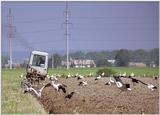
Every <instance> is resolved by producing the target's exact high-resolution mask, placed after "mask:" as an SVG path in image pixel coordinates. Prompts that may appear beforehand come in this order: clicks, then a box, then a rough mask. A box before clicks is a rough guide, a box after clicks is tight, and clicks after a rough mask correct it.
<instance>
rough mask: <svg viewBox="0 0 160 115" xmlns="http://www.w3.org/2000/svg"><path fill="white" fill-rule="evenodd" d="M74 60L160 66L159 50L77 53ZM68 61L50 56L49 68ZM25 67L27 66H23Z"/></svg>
mask: <svg viewBox="0 0 160 115" xmlns="http://www.w3.org/2000/svg"><path fill="white" fill-rule="evenodd" d="M70 58H72V59H90V60H94V61H95V63H96V65H97V67H103V66H113V64H111V63H109V62H108V61H107V60H116V63H115V65H114V66H127V65H128V62H143V63H145V64H147V65H149V64H150V63H151V62H154V63H155V64H156V65H157V66H158V65H159V48H154V49H152V50H148V51H147V50H144V49H137V50H127V49H120V50H113V51H94V52H82V51H77V52H73V53H70ZM8 59H9V58H8V56H3V55H2V66H3V65H4V64H7V63H8ZM62 60H64V61H66V55H59V54H58V53H56V54H54V55H50V57H49V61H48V65H49V67H54V68H57V67H60V66H61V61H62ZM25 63H26V62H25ZM22 65H25V64H22Z"/></svg>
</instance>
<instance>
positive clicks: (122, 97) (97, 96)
mask: <svg viewBox="0 0 160 115" xmlns="http://www.w3.org/2000/svg"><path fill="white" fill-rule="evenodd" d="M138 79H140V80H142V81H144V82H146V83H152V84H153V85H155V86H157V87H159V81H158V80H154V79H152V78H138ZM107 80H109V78H102V79H100V80H98V81H95V80H94V78H93V77H92V78H91V77H90V78H85V81H87V82H88V85H87V86H78V83H79V81H78V80H77V79H76V78H68V79H65V78H59V81H60V82H61V83H63V84H66V85H67V88H66V89H67V93H66V94H64V93H63V92H62V91H60V92H57V91H55V90H54V89H53V87H51V86H49V87H46V88H45V89H44V90H43V92H42V97H41V98H40V99H38V100H39V101H40V103H42V104H43V106H44V108H45V109H46V111H47V112H48V113H55V114H61V113H63V114H64V113H65V114H72V113H80V114H142V113H144V114H158V112H159V102H158V101H159V92H158V90H159V88H158V89H157V90H155V91H151V90H150V89H148V88H147V86H145V85H143V84H136V85H135V86H133V84H132V83H131V81H130V80H127V79H123V81H125V82H126V83H131V88H132V90H131V91H121V90H120V89H118V88H117V87H116V86H115V85H111V86H107V85H105V82H106V81H107ZM45 82H48V81H45ZM72 91H74V92H75V94H74V95H73V97H72V98H71V99H65V98H64V97H65V96H66V95H67V94H68V93H70V92H72Z"/></svg>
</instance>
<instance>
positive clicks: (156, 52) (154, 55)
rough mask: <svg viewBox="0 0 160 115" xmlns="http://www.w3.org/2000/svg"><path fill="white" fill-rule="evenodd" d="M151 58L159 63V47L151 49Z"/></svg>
mask: <svg viewBox="0 0 160 115" xmlns="http://www.w3.org/2000/svg"><path fill="white" fill-rule="evenodd" d="M150 60H151V61H154V62H155V63H156V64H157V65H159V48H154V49H152V50H151V51H150Z"/></svg>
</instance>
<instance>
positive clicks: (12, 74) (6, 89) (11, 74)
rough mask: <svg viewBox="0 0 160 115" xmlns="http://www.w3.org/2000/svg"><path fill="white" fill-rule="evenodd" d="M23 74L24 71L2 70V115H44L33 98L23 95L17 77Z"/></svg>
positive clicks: (41, 108) (43, 111)
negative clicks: (24, 114) (32, 114)
mask: <svg viewBox="0 0 160 115" xmlns="http://www.w3.org/2000/svg"><path fill="white" fill-rule="evenodd" d="M24 72H25V70H24V69H20V70H19V69H15V70H2V102H1V103H2V108H1V109H2V114H11V113H12V114H16V113H18V114H22V113H26V114H31V113H37V114H38V113H43V114H46V112H45V110H44V109H43V107H42V106H41V105H40V104H39V102H38V101H37V99H36V98H35V97H33V96H31V95H30V94H24V93H23V90H22V89H21V87H20V81H21V79H20V77H19V75H20V74H21V73H24Z"/></svg>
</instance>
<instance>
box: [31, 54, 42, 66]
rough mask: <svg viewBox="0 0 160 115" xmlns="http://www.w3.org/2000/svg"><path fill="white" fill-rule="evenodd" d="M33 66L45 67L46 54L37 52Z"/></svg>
mask: <svg viewBox="0 0 160 115" xmlns="http://www.w3.org/2000/svg"><path fill="white" fill-rule="evenodd" d="M32 66H39V67H44V66H45V56H42V55H36V54H35V55H34V56H33V61H32Z"/></svg>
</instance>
